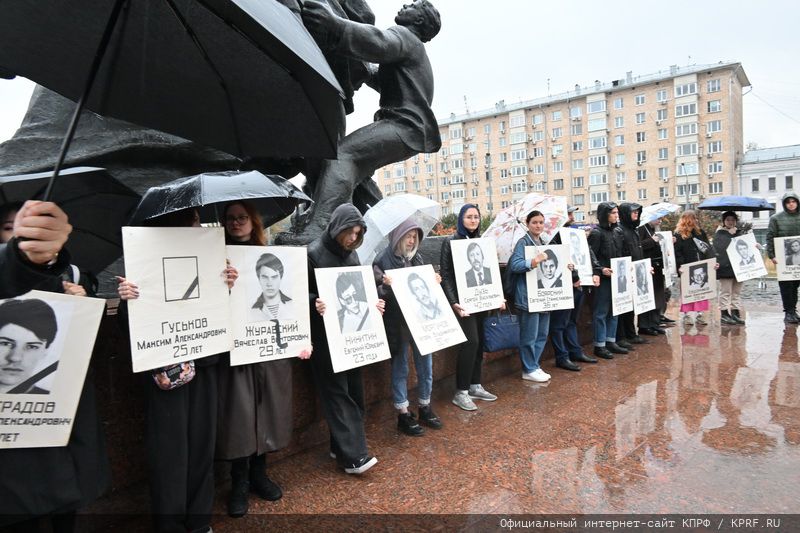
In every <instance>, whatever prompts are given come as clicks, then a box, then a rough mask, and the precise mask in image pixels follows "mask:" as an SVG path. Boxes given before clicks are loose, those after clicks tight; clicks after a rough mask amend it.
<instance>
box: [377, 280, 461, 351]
mask: <svg viewBox="0 0 800 533" xmlns="http://www.w3.org/2000/svg"><path fill="white" fill-rule="evenodd" d="M386 275H387V276H389V277H390V278H392V292H393V293H394V297H395V298H396V299H397V303H398V305H400V310H401V311H402V312H403V318H405V319H406V324H408V329H409V330H410V331H411V337H412V338H413V339H414V342H415V343H416V345H417V348H419V351H420V353H421V354H423V355H425V354H430V353H433V352H436V351H439V350H443V349H445V348H447V347H449V346H455V345H456V344H461V343H462V342H466V341H467V338H466V337H465V336H464V331H463V330H462V329H461V325H460V324H459V323H458V319H457V318H456V315H455V313H454V312H453V308H452V307H450V304H449V303H448V302H447V297H446V296H445V295H444V291H443V290H442V287H441V286H440V285H439V284H438V283H436V273H435V272H434V271H433V267H432V266H431V265H422V266H415V267H409V268H397V269H391V270H387V271H386Z"/></svg>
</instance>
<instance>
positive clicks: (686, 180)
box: [681, 163, 689, 210]
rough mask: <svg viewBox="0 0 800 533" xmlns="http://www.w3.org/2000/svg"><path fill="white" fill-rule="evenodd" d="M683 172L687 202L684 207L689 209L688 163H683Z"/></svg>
mask: <svg viewBox="0 0 800 533" xmlns="http://www.w3.org/2000/svg"><path fill="white" fill-rule="evenodd" d="M681 174H683V192H684V195H685V196H686V204H685V205H684V209H685V210H688V209H689V176H687V175H686V163H681Z"/></svg>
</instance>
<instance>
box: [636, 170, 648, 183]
mask: <svg viewBox="0 0 800 533" xmlns="http://www.w3.org/2000/svg"><path fill="white" fill-rule="evenodd" d="M636 181H647V170H637V171H636Z"/></svg>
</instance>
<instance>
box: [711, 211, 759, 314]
mask: <svg viewBox="0 0 800 533" xmlns="http://www.w3.org/2000/svg"><path fill="white" fill-rule="evenodd" d="M738 220H739V217H738V216H737V215H736V213H734V212H733V211H726V212H724V213H722V226H720V227H719V228H718V229H717V231H716V233H714V250H716V252H717V261H718V262H719V270H718V271H717V281H718V282H719V309H720V322H722V323H723V324H728V325H738V324H744V320H743V319H742V315H741V311H740V310H741V307H742V300H741V298H740V296H739V294H740V293H741V291H742V285H744V284H743V283H742V282H741V281H736V274H735V273H734V272H733V266H731V260H730V258H729V257H728V246H729V245H730V243H731V240H732V239H733V238H734V237H739V236H741V235H744V232H742V231H741V230H740V229H739V228H737V227H736V223H737V222H738ZM739 244H743V245H744V248H745V249H747V251H746V252H745V254H748V253H749V254H750V256H749V258H748V259H747V260H745V259H744V258H745V257H746V255H743V256H742V260H741V266H743V265H748V264H751V263H754V262H755V256H754V255H753V253H752V251H751V250H750V249H749V247H748V246H747V243H746V242H744V241H739ZM738 248H739V246H738V245H737V249H738Z"/></svg>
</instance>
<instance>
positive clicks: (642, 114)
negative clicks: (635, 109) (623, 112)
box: [636, 113, 645, 124]
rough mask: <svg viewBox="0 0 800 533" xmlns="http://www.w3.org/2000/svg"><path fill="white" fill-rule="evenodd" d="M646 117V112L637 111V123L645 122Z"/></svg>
mask: <svg viewBox="0 0 800 533" xmlns="http://www.w3.org/2000/svg"><path fill="white" fill-rule="evenodd" d="M644 118H645V114H644V113H636V123H637V124H644Z"/></svg>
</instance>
